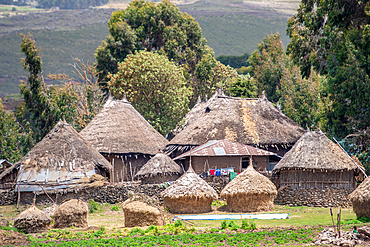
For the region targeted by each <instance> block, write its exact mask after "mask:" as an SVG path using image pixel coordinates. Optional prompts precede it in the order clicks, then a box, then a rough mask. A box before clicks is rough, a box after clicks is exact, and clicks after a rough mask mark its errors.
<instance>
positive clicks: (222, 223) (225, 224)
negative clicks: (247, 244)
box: [221, 220, 228, 229]
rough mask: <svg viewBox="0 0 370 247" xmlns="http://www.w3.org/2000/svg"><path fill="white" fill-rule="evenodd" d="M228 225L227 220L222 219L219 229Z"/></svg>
mask: <svg viewBox="0 0 370 247" xmlns="http://www.w3.org/2000/svg"><path fill="white" fill-rule="evenodd" d="M227 227H228V225H227V221H226V220H223V221H222V222H221V229H226V228H227Z"/></svg>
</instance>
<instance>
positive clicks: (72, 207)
mask: <svg viewBox="0 0 370 247" xmlns="http://www.w3.org/2000/svg"><path fill="white" fill-rule="evenodd" d="M88 213H89V207H88V206H87V204H86V203H85V202H84V201H82V200H78V199H72V200H69V201H67V202H65V203H63V204H62V205H60V206H59V208H58V209H57V210H56V211H55V213H54V228H67V227H72V226H74V227H88V222H87V215H88Z"/></svg>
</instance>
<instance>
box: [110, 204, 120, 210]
mask: <svg viewBox="0 0 370 247" xmlns="http://www.w3.org/2000/svg"><path fill="white" fill-rule="evenodd" d="M111 210H112V211H119V206H117V205H114V206H113V207H112V208H111Z"/></svg>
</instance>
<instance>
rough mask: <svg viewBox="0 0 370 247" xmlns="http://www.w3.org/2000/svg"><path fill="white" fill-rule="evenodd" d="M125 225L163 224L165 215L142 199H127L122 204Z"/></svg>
mask: <svg viewBox="0 0 370 247" xmlns="http://www.w3.org/2000/svg"><path fill="white" fill-rule="evenodd" d="M122 210H123V213H124V217H125V227H143V226H150V225H156V226H163V225H164V223H165V222H164V216H163V215H162V214H161V212H160V211H159V210H158V208H155V207H152V206H150V205H148V204H146V203H144V202H141V201H131V200H130V199H129V200H127V201H126V202H124V203H123V204H122Z"/></svg>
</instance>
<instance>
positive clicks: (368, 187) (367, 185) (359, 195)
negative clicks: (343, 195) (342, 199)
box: [349, 177, 370, 219]
mask: <svg viewBox="0 0 370 247" xmlns="http://www.w3.org/2000/svg"><path fill="white" fill-rule="evenodd" d="M349 199H350V200H351V202H352V207H353V211H354V212H355V213H356V215H357V217H367V218H368V219H370V177H367V178H366V179H365V180H364V181H363V182H362V183H361V184H360V186H358V187H357V189H356V190H355V191H353V192H352V193H351V194H350V195H349Z"/></svg>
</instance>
